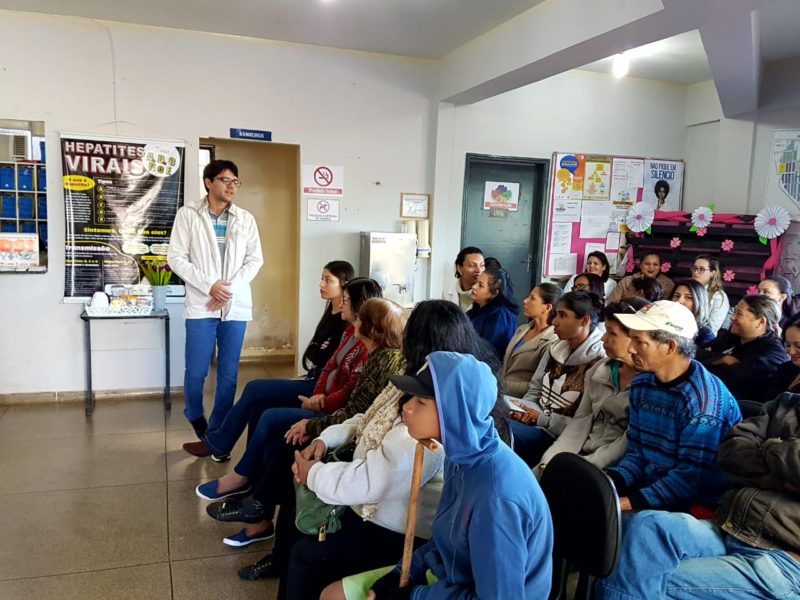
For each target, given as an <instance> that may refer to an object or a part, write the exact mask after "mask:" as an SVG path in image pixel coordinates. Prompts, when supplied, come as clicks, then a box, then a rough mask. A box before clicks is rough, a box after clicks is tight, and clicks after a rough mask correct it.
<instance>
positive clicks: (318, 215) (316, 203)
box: [306, 198, 339, 221]
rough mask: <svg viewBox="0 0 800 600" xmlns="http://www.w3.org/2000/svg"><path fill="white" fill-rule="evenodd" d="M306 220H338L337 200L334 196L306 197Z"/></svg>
mask: <svg viewBox="0 0 800 600" xmlns="http://www.w3.org/2000/svg"><path fill="white" fill-rule="evenodd" d="M306 208H307V212H306V219H307V220H308V221H338V220H339V201H338V200H336V199H334V198H306Z"/></svg>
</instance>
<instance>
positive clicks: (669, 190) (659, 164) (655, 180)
mask: <svg viewBox="0 0 800 600" xmlns="http://www.w3.org/2000/svg"><path fill="white" fill-rule="evenodd" d="M682 186H683V161H682V160H662V159H656V158H648V159H646V160H645V163H644V196H643V201H644V202H647V203H648V204H650V205H651V206H652V207H653V208H655V209H656V210H666V211H675V210H680V209H681V192H682V190H681V188H682Z"/></svg>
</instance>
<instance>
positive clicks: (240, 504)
mask: <svg viewBox="0 0 800 600" xmlns="http://www.w3.org/2000/svg"><path fill="white" fill-rule="evenodd" d="M206 512H207V513H208V516H209V517H211V518H212V519H215V520H217V521H222V522H223V523H251V524H252V523H260V522H261V521H263V520H264V519H267V518H270V517H271V516H272V515H265V514H264V504H262V503H261V502H259V501H258V500H256V499H255V498H253V497H252V496H251V497H249V498H245V499H244V500H240V499H238V498H228V499H226V500H223V501H222V502H213V503H212V504H209V505H208V506H206Z"/></svg>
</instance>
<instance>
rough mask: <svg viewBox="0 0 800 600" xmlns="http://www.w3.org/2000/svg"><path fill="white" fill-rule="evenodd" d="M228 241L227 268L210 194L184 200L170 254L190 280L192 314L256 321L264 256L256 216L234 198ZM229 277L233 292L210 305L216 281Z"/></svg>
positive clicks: (174, 264) (177, 269) (177, 268)
mask: <svg viewBox="0 0 800 600" xmlns="http://www.w3.org/2000/svg"><path fill="white" fill-rule="evenodd" d="M228 212H229V215H228V233H227V237H226V244H225V272H224V273H223V272H222V260H221V257H220V254H219V246H218V245H217V236H216V234H215V232H214V225H213V223H212V222H211V217H210V216H209V214H208V197H206V198H204V199H203V201H202V202H201V203H200V205H199V206H183V207H181V208H180V209H179V210H178V214H177V215H175V223H174V225H173V226H172V236H171V237H170V239H169V254H168V257H167V260H168V262H169V266H170V268H171V269H172V270H173V271H174V272H175V273H177V274H178V276H179V277H180V278H181V279H183V281H184V282H185V283H186V304H185V308H184V312H183V316H184V317H186V318H187V319H207V318H214V319H219V318H222V320H223V321H250V320H252V318H253V296H252V294H251V292H250V282H251V281H253V279H254V278H255V276H256V274H257V273H258V270H259V269H260V268H261V265H262V264H264V258H263V255H262V253H261V239H260V238H259V235H258V227H257V226H256V220H255V219H254V218H253V215H251V214H250V213H249V212H247V211H246V210H244V209H243V208H240V207H238V206H236V205H235V204H231V205H230V207H229V208H228ZM220 279H223V280H225V281H229V282H230V283H231V287H230V291H231V293H232V294H233V298H232V299H231V301H230V302H228V303H227V304H226V305H225V306H224V307H223V308H222V310H221V311H219V310H216V311H212V310H209V309H208V306H207V305H208V302H209V301H210V300H211V296H210V295H209V292H210V291H211V286H213V285H214V284H215V283H216V282H217V281H219V280H220Z"/></svg>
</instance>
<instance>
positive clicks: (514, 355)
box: [503, 324, 558, 398]
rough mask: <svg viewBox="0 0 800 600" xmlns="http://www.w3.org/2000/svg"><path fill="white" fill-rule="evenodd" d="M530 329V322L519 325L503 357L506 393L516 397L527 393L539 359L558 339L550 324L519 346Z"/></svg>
mask: <svg viewBox="0 0 800 600" xmlns="http://www.w3.org/2000/svg"><path fill="white" fill-rule="evenodd" d="M528 329H530V324H525V325H520V326H519V328H518V329H517V330H516V331H515V332H514V335H513V337H512V338H511V341H510V342H509V343H508V347H507V348H506V355H505V358H504V359H503V383H505V386H506V394H508V395H509V396H514V397H515V398H522V397H523V396H524V395H525V394H526V392H527V391H528V386H529V385H530V382H531V377H533V373H534V371H536V367H537V366H538V365H539V360H540V359H541V358H542V356H543V355H544V353H545V352H547V349H548V348H549V347H550V344H552V343H553V342H555V341H557V340H558V336H557V335H556V332H555V331H554V330H553V326H552V325H550V326H549V327H547V328H546V329H543V330H542V331H541V332H539V334H538V335H537V336H536V337H535V338H533V339H532V340H530V341H528V342H526V343H524V344H522V346H520V347H519V348H517V347H516V346H517V344H519V341H520V340H521V339H522V338H523V337H525V334H526V333H528Z"/></svg>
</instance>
